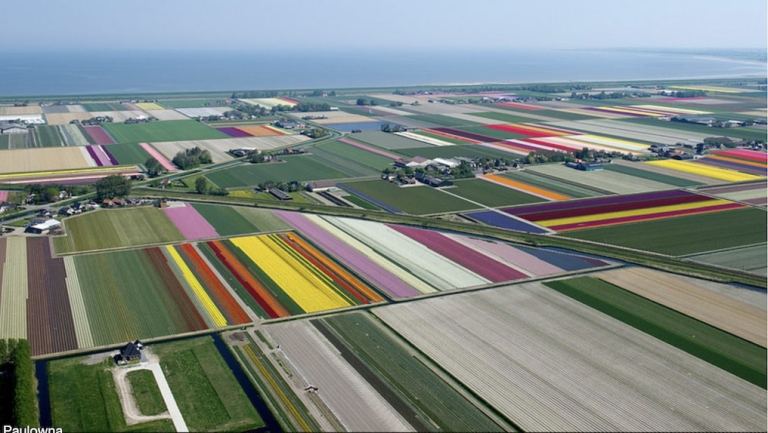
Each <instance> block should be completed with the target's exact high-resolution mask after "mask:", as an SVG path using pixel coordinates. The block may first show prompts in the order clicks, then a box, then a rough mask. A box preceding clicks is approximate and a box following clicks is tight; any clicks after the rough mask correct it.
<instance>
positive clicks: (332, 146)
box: [312, 141, 392, 172]
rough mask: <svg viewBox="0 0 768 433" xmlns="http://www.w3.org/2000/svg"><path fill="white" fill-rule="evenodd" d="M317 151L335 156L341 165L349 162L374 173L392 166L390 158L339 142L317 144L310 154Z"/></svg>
mask: <svg viewBox="0 0 768 433" xmlns="http://www.w3.org/2000/svg"><path fill="white" fill-rule="evenodd" d="M317 149H322V150H324V151H326V152H328V153H329V154H333V155H335V156H336V157H338V158H340V159H341V162H342V163H347V161H351V162H354V163H357V164H362V165H364V166H366V167H369V168H370V169H373V170H374V171H376V172H380V171H381V170H384V169H385V168H387V167H390V166H391V165H392V159H391V158H387V157H384V156H381V155H377V154H375V153H371V152H368V151H366V150H363V149H359V148H357V147H355V146H351V145H349V144H346V143H341V142H339V141H331V142H326V143H322V144H319V145H318V146H317V147H315V148H313V149H312V152H314V151H316V150H317Z"/></svg>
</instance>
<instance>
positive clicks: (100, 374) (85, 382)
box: [48, 357, 174, 432]
mask: <svg viewBox="0 0 768 433" xmlns="http://www.w3.org/2000/svg"><path fill="white" fill-rule="evenodd" d="M86 360H87V358H86V357H80V358H67V359H61V360H55V361H51V362H50V363H49V364H48V383H49V389H50V403H51V417H52V419H53V425H54V426H56V427H60V428H61V429H62V430H63V431H93V432H98V431H115V432H128V431H131V432H139V431H146V432H164V431H167V432H172V431H174V429H173V423H172V422H171V420H157V421H151V422H146V423H141V424H136V425H132V426H128V425H126V423H125V416H124V415H123V409H122V407H121V405H120V398H119V397H118V394H117V386H116V384H115V380H114V379H113V377H112V373H110V372H109V370H107V368H109V367H110V366H111V365H114V364H113V363H112V360H111V359H108V360H107V361H104V362H99V363H95V364H92V365H86V364H84V363H83V362H84V361H86Z"/></svg>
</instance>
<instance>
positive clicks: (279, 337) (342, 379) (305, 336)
mask: <svg viewBox="0 0 768 433" xmlns="http://www.w3.org/2000/svg"><path fill="white" fill-rule="evenodd" d="M262 330H266V332H267V333H268V334H269V336H270V337H272V339H273V340H274V341H275V342H276V343H277V344H278V345H279V346H278V347H279V349H278V350H279V351H281V352H282V353H283V354H284V355H285V357H287V358H288V360H289V365H290V366H291V367H293V369H294V370H297V371H296V374H297V375H299V376H300V377H301V379H303V381H302V382H304V383H300V384H298V385H299V386H301V385H304V386H315V387H317V394H316V395H317V397H319V398H321V399H322V400H323V402H324V403H325V404H326V406H328V408H329V409H330V410H331V411H332V412H333V414H334V415H335V416H336V418H338V420H339V421H340V422H341V424H342V425H343V426H344V428H345V429H346V430H348V431H360V432H362V431H413V427H411V426H410V425H409V424H408V423H407V422H406V421H405V420H404V419H402V417H401V416H400V414H399V413H398V412H397V411H396V410H395V409H394V408H393V407H392V406H390V405H389V403H387V401H386V400H385V399H384V398H383V397H382V396H381V395H380V394H379V393H378V392H377V391H376V390H375V389H374V388H373V387H372V386H371V385H370V384H369V383H368V382H367V381H366V380H365V379H364V378H363V377H362V376H360V374H359V373H358V372H357V371H356V370H355V369H354V368H353V367H352V366H351V365H349V364H348V363H347V362H346V361H345V360H344V359H343V358H342V357H341V355H340V354H339V351H338V349H336V348H335V347H333V345H332V344H331V343H330V342H329V341H328V340H327V339H326V338H325V337H324V336H323V335H322V334H321V333H320V332H319V331H318V330H317V329H316V328H315V327H314V326H312V324H311V323H309V322H308V321H293V322H284V323H278V324H274V325H269V326H266V327H262Z"/></svg>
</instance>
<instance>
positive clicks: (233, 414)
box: [152, 337, 264, 431]
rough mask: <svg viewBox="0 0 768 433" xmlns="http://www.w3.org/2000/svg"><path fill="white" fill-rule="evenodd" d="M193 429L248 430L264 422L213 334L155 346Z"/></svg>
mask: <svg viewBox="0 0 768 433" xmlns="http://www.w3.org/2000/svg"><path fill="white" fill-rule="evenodd" d="M152 350H153V351H154V352H155V354H157V356H159V357H160V365H161V366H162V368H163V373H165V377H166V378H167V380H168V385H169V386H170V387H171V391H172V392H173V396H174V398H175V399H176V403H177V404H178V405H179V409H180V410H181V413H182V415H183V416H184V421H186V423H187V426H188V427H189V428H190V430H191V431H247V430H251V429H256V428H259V427H262V426H264V422H263V421H262V420H261V418H260V417H259V414H258V413H257V412H256V409H255V408H254V407H253V405H251V402H250V401H249V400H248V397H247V396H246V395H245V391H243V389H242V388H241V387H240V384H239V383H237V380H236V379H235V376H234V374H233V373H232V371H231V370H230V369H229V367H228V366H227V364H226V363H225V362H224V359H223V358H222V357H221V355H220V354H219V352H218V350H217V349H216V347H215V346H214V344H213V340H212V339H211V337H201V338H195V339H190V340H183V341H177V342H174V343H163V344H156V345H153V346H152Z"/></svg>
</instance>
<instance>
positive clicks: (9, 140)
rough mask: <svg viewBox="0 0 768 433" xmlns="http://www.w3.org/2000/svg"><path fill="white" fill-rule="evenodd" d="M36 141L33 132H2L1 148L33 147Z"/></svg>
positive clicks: (0, 138) (0, 137)
mask: <svg viewBox="0 0 768 433" xmlns="http://www.w3.org/2000/svg"><path fill="white" fill-rule="evenodd" d="M34 141H35V134H34V133H32V132H28V133H26V134H0V150H5V149H23V148H26V147H32V143H34Z"/></svg>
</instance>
